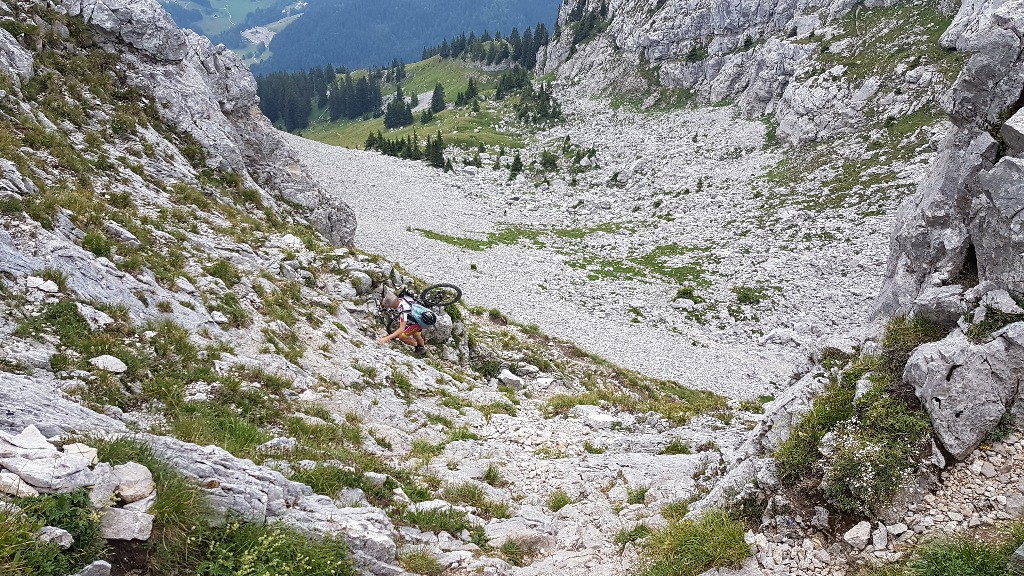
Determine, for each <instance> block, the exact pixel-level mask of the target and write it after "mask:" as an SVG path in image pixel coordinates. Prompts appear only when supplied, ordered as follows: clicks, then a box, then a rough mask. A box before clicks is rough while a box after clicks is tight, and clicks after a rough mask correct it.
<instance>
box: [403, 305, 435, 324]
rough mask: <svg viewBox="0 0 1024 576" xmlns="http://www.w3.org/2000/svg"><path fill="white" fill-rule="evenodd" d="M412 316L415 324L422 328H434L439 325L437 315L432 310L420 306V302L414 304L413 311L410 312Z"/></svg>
mask: <svg viewBox="0 0 1024 576" xmlns="http://www.w3.org/2000/svg"><path fill="white" fill-rule="evenodd" d="M409 315H410V316H412V319H413V322H416V323H417V324H419V325H420V326H433V325H434V324H436V323H437V315H436V314H434V313H433V312H431V311H430V308H427V307H426V306H422V305H420V304H419V303H418V302H413V303H412V310H411V311H410V312H409Z"/></svg>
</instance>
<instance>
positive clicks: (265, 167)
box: [15, 0, 355, 245]
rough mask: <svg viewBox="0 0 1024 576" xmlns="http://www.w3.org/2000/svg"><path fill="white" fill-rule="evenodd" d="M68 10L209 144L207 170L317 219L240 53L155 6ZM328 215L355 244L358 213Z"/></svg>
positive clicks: (122, 3) (333, 228) (309, 189)
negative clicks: (232, 175) (225, 173)
mask: <svg viewBox="0 0 1024 576" xmlns="http://www.w3.org/2000/svg"><path fill="white" fill-rule="evenodd" d="M64 7H65V8H66V9H67V11H68V13H69V14H70V15H72V16H81V17H82V18H83V19H84V20H85V21H86V22H88V23H89V24H91V25H92V26H93V27H94V28H95V29H96V30H97V31H98V32H99V35H100V38H101V40H102V42H103V43H104V45H105V47H106V48H107V49H108V50H111V51H117V52H119V53H121V55H122V58H124V60H125V63H126V66H125V69H126V71H127V72H128V76H129V79H130V81H131V82H132V83H134V84H136V85H137V86H139V87H141V88H143V89H145V90H146V91H147V92H149V93H151V94H152V95H153V96H154V98H155V99H156V109H157V110H159V113H160V115H161V117H162V118H163V120H164V121H166V122H168V123H169V124H171V125H172V126H176V127H178V128H179V129H180V130H183V131H185V132H187V133H189V134H190V135H191V136H192V137H194V138H195V139H196V141H197V142H198V143H199V144H200V145H202V147H203V149H204V150H205V151H206V156H207V159H206V163H207V165H209V166H211V167H215V168H221V169H225V170H229V171H233V172H236V173H238V174H239V175H241V176H242V177H243V179H244V181H245V184H246V185H247V186H248V187H250V188H253V189H256V190H259V191H262V192H269V193H273V194H277V195H280V196H281V197H283V198H284V199H286V200H287V201H289V202H291V203H293V204H297V205H300V206H303V207H305V208H306V209H308V210H309V212H310V213H311V214H312V213H313V212H314V211H315V210H316V209H317V208H319V207H320V206H323V205H325V204H326V195H325V194H324V192H323V190H321V189H320V188H319V187H318V186H317V185H316V184H315V183H314V182H313V181H312V180H310V179H309V177H308V176H307V175H306V173H305V172H304V171H303V170H302V168H301V167H300V166H299V162H298V160H297V159H296V158H295V156H294V154H293V153H292V151H291V149H290V148H289V147H288V145H287V144H286V143H285V142H284V140H283V139H282V138H281V136H280V135H279V134H278V132H277V130H275V129H274V127H273V126H272V125H271V124H270V122H269V121H268V120H267V119H266V117H264V116H263V114H262V113H261V112H260V110H259V106H258V103H259V99H258V97H257V95H256V80H255V79H254V78H253V76H252V74H251V73H250V72H249V69H248V68H247V67H246V66H245V64H244V63H243V62H242V61H241V60H240V59H239V58H238V57H237V56H236V55H235V54H234V53H233V52H231V51H230V50H228V49H227V48H225V47H224V46H223V45H217V46H214V45H213V44H212V43H211V42H210V41H209V40H208V39H206V38H205V37H203V36H199V35H198V34H195V33H194V32H191V31H188V30H180V29H178V27H177V26H176V25H175V24H174V21H173V20H172V19H171V17H170V15H168V14H167V12H166V11H165V10H164V9H163V8H162V7H161V6H160V4H159V3H158V2H157V1H156V0H141V1H128V0H65V2H64ZM15 45H16V43H15ZM328 214H329V216H323V217H322V218H320V219H321V220H323V221H324V224H323V225H322V226H321V230H322V231H323V232H324V234H325V235H326V236H327V237H328V238H329V239H330V240H331V241H332V242H335V243H336V244H339V245H344V244H350V243H351V242H352V238H353V237H354V234H355V216H354V215H353V213H352V211H351V209H349V208H348V207H347V206H345V205H344V204H341V205H337V204H335V205H332V206H331V207H330V208H329V209H328Z"/></svg>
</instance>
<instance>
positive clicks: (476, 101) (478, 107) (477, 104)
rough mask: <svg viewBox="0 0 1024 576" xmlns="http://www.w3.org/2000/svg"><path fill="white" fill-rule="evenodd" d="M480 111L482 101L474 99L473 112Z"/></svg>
mask: <svg viewBox="0 0 1024 576" xmlns="http://www.w3.org/2000/svg"><path fill="white" fill-rule="evenodd" d="M479 111H480V101H479V100H477V99H476V98H474V99H473V112H479Z"/></svg>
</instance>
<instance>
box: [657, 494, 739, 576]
mask: <svg viewBox="0 0 1024 576" xmlns="http://www.w3.org/2000/svg"><path fill="white" fill-rule="evenodd" d="M745 531H746V528H745V527H744V526H743V523H742V522H739V521H737V520H734V519H733V518H731V517H730V516H729V515H728V514H727V513H726V512H724V511H721V510H709V511H707V512H705V513H704V515H703V516H701V517H700V518H699V519H697V520H683V521H681V522H670V523H669V525H668V526H666V527H665V528H662V529H660V530H656V531H654V532H653V533H652V534H651V535H650V536H649V537H648V538H647V540H646V542H645V543H644V550H643V552H642V553H641V561H640V564H641V570H640V574H641V576H696V575H697V574H701V573H703V572H705V571H707V570H710V569H711V568H718V567H738V566H739V565H740V564H741V563H742V562H743V560H745V559H746V558H748V557H750V554H751V550H750V546H748V545H747V543H746V542H745V541H744V539H743V534H744V532H745Z"/></svg>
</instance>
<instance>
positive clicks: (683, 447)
mask: <svg viewBox="0 0 1024 576" xmlns="http://www.w3.org/2000/svg"><path fill="white" fill-rule="evenodd" d="M658 454H693V447H692V446H690V443H689V442H686V441H685V440H683V439H681V438H673V439H672V441H671V442H669V443H668V445H666V446H665V447H664V448H662V449H661V452H658Z"/></svg>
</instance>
